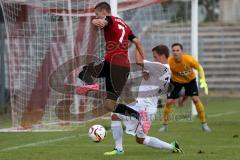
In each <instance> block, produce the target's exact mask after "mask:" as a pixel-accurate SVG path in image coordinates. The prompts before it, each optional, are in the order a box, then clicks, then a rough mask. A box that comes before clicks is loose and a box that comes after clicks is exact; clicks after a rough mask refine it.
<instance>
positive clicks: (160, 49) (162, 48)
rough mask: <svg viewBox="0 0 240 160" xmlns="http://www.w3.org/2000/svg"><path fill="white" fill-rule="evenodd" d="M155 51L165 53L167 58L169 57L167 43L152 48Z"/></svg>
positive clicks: (160, 53)
mask: <svg viewBox="0 0 240 160" xmlns="http://www.w3.org/2000/svg"><path fill="white" fill-rule="evenodd" d="M153 51H155V52H157V54H159V55H165V56H166V57H167V58H168V57H169V49H168V47H167V46H166V45H163V44H160V45H158V46H156V47H154V48H153V49H152V52H153Z"/></svg>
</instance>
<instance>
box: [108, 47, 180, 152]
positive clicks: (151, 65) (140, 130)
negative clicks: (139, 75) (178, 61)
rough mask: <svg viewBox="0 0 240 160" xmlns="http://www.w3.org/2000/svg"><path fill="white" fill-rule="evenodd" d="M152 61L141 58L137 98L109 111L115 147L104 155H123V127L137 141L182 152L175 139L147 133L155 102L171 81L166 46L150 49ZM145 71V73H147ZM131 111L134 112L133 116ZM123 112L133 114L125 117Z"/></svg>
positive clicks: (155, 105) (155, 110)
mask: <svg viewBox="0 0 240 160" xmlns="http://www.w3.org/2000/svg"><path fill="white" fill-rule="evenodd" d="M152 52H153V57H154V60H155V62H150V61H147V60H144V69H145V71H144V74H143V77H144V78H143V80H142V82H141V84H140V86H139V92H138V97H137V98H136V101H135V102H133V103H130V104H128V105H124V104H118V107H116V110H115V112H113V113H112V116H111V119H112V122H111V129H112V133H113V139H114V142H115V148H114V150H113V151H110V152H105V153H104V155H121V154H124V150H123V145H122V136H123V129H122V123H121V121H123V123H124V124H125V126H126V133H128V134H131V135H134V136H136V142H137V143H139V144H143V145H146V146H149V147H153V148H156V149H166V150H169V151H171V152H174V153H179V152H182V151H181V149H180V147H179V145H178V144H177V143H176V142H173V143H171V144H170V143H167V142H164V141H162V140H160V139H158V138H155V137H151V136H148V135H147V134H148V131H149V129H150V126H151V122H152V121H153V120H154V117H155V114H156V112H157V101H158V97H159V94H160V93H163V92H166V90H167V89H168V85H169V83H170V75H171V74H170V68H169V65H168V64H167V59H168V56H169V49H168V47H167V46H165V45H158V46H156V47H154V48H153V49H152ZM146 73H147V74H146ZM134 111H135V112H136V113H137V114H135V115H134ZM126 112H128V113H133V114H132V115H131V114H130V115H129V116H126Z"/></svg>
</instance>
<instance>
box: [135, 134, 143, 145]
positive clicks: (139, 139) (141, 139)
mask: <svg viewBox="0 0 240 160" xmlns="http://www.w3.org/2000/svg"><path fill="white" fill-rule="evenodd" d="M136 142H137V143H138V144H143V142H144V138H139V137H138V136H136Z"/></svg>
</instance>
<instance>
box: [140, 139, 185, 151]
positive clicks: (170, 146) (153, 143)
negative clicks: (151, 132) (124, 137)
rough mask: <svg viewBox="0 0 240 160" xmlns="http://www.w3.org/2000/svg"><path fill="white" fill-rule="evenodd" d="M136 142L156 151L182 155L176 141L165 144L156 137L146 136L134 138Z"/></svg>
mask: <svg viewBox="0 0 240 160" xmlns="http://www.w3.org/2000/svg"><path fill="white" fill-rule="evenodd" d="M136 142H137V143H139V144H143V145H146V146H148V147H152V148H156V149H165V150H169V151H171V152H173V153H182V149H181V148H180V147H179V144H178V143H177V142H176V141H174V142H172V143H167V142H165V141H162V140H160V139H158V138H156V137H151V136H146V137H145V138H140V137H137V136H136Z"/></svg>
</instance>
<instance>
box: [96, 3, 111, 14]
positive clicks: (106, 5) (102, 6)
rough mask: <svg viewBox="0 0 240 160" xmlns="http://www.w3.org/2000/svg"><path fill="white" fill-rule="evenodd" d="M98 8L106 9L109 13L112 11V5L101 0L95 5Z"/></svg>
mask: <svg viewBox="0 0 240 160" xmlns="http://www.w3.org/2000/svg"><path fill="white" fill-rule="evenodd" d="M95 9H97V10H106V11H107V12H108V13H111V7H110V5H109V4H108V3H107V2H100V3H98V4H97V5H96V6H95Z"/></svg>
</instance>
